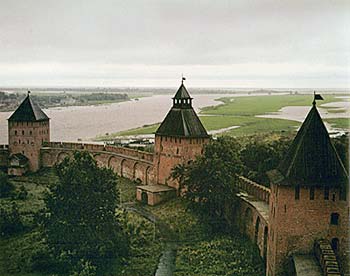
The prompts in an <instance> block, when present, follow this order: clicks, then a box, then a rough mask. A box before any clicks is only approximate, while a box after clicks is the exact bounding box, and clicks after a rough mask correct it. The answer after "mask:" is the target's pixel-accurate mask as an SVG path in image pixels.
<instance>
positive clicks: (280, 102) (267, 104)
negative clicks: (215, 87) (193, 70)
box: [96, 95, 349, 141]
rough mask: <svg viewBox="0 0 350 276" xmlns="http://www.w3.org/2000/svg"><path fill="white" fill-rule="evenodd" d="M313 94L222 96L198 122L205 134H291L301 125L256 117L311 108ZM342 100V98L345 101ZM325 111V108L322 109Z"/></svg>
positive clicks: (341, 123)
mask: <svg viewBox="0 0 350 276" xmlns="http://www.w3.org/2000/svg"><path fill="white" fill-rule="evenodd" d="M323 98H324V101H319V102H318V105H320V104H325V103H330V102H335V101H341V100H342V99H338V98H336V96H335V95H324V96H323ZM312 99H313V97H312V95H270V96H254V97H253V96H246V97H224V98H220V99H218V100H219V101H221V102H222V104H220V105H217V106H209V107H205V108H203V109H202V110H201V112H200V114H199V115H200V120H201V121H202V123H203V125H204V126H205V128H206V129H207V130H208V131H211V130H218V129H223V128H228V127H232V126H240V127H238V128H235V129H231V130H228V131H226V132H223V133H222V134H225V135H232V136H242V135H251V134H255V133H269V132H275V133H283V132H293V131H295V130H296V129H297V128H298V127H299V126H300V122H297V121H291V120H285V119H271V118H259V117H255V116H256V115H263V114H267V113H270V112H277V111H278V110H280V109H281V108H282V107H285V106H310V108H311V102H312ZM344 100H345V99H344ZM323 108H324V107H323ZM327 110H328V111H329V112H331V113H340V111H339V109H334V108H332V107H329V108H327ZM325 121H327V122H329V123H331V124H332V126H333V127H337V128H349V124H348V121H349V120H348V119H343V118H335V119H326V120H325ZM158 127H159V123H156V124H152V125H147V126H143V127H140V128H135V129H130V130H126V131H122V132H118V133H112V134H110V135H107V136H99V137H96V140H100V141H103V140H112V139H114V138H115V137H117V136H134V135H140V134H153V133H155V131H156V130H157V128H158Z"/></svg>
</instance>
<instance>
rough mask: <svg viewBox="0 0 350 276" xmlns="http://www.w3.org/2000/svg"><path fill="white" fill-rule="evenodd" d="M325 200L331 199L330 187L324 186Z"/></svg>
mask: <svg viewBox="0 0 350 276" xmlns="http://www.w3.org/2000/svg"><path fill="white" fill-rule="evenodd" d="M324 200H329V187H324Z"/></svg>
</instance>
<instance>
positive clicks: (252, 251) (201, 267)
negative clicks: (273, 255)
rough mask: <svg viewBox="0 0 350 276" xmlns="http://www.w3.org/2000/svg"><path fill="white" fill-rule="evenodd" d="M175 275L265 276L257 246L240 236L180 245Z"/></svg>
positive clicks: (220, 237)
mask: <svg viewBox="0 0 350 276" xmlns="http://www.w3.org/2000/svg"><path fill="white" fill-rule="evenodd" d="M177 256H178V257H177V260H176V271H175V274H174V275H175V276H194V275H201V276H206V275H208V276H209V275H235V276H259V275H264V263H263V261H262V259H261V258H260V256H259V253H258V251H257V250H256V247H255V246H254V245H253V244H251V243H250V242H249V241H248V240H246V239H245V238H242V237H241V236H239V235H236V236H234V237H229V236H218V237H215V238H213V239H210V240H203V241H200V242H198V243H196V244H189V245H187V246H186V245H184V246H182V247H180V249H179V250H178V253H177Z"/></svg>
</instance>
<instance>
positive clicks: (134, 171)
mask: <svg viewBox="0 0 350 276" xmlns="http://www.w3.org/2000/svg"><path fill="white" fill-rule="evenodd" d="M138 164H139V163H138V162H135V164H134V166H133V169H132V179H136V170H137V165H138Z"/></svg>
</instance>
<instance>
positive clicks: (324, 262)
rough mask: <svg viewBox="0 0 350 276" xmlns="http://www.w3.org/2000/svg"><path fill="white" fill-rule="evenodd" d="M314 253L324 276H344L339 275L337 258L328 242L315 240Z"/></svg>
mask: <svg viewBox="0 0 350 276" xmlns="http://www.w3.org/2000/svg"><path fill="white" fill-rule="evenodd" d="M314 253H315V256H316V259H317V260H318V262H319V264H320V266H321V269H322V272H323V275H324V276H344V275H343V274H342V273H341V270H340V266H339V263H338V260H337V256H336V254H335V253H334V250H333V248H332V246H331V245H330V243H329V241H328V240H326V239H319V240H316V241H315V244H314Z"/></svg>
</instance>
